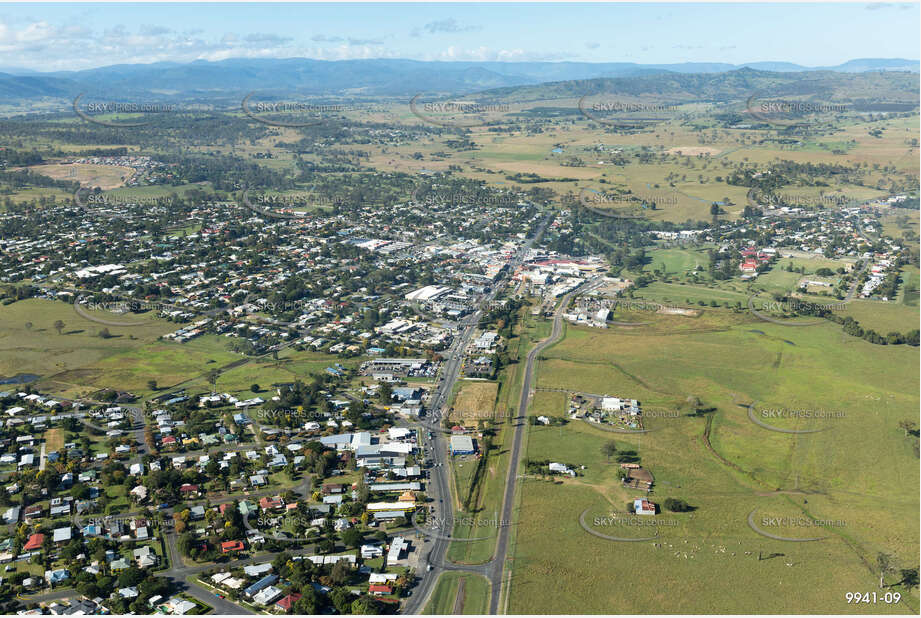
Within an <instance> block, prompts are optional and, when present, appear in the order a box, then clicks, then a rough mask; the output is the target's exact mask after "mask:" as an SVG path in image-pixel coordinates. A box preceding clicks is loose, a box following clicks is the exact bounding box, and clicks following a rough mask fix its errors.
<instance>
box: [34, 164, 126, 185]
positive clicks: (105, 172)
mask: <svg viewBox="0 0 921 618" xmlns="http://www.w3.org/2000/svg"><path fill="white" fill-rule="evenodd" d="M29 169H30V170H32V171H33V172H35V173H36V174H41V175H43V176H48V177H49V178H54V179H55V180H72V181H76V182H79V183H80V185H81V186H83V187H99V188H100V189H114V188H115V187H120V186H122V185H123V184H125V181H127V180H128V179H130V178H131V177H132V176H133V175H134V169H133V168H130V167H119V166H117V165H94V164H91V163H70V164H64V163H51V164H48V165H35V166H32V167H30V168H29Z"/></svg>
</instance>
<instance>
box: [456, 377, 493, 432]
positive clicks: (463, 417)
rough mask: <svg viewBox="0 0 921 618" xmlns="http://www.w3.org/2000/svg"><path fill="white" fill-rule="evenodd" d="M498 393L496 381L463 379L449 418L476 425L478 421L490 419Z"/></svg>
mask: <svg viewBox="0 0 921 618" xmlns="http://www.w3.org/2000/svg"><path fill="white" fill-rule="evenodd" d="M498 393H499V383H498V382H480V381H476V382H474V381H471V380H465V381H464V382H462V383H461V389H460V392H458V393H457V397H456V398H455V399H454V410H453V412H452V413H451V420H452V421H457V422H461V423H470V424H473V425H476V423H477V422H478V421H485V420H489V419H492V417H493V416H494V413H495V405H496V396H497V395H498Z"/></svg>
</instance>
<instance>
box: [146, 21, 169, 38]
mask: <svg viewBox="0 0 921 618" xmlns="http://www.w3.org/2000/svg"><path fill="white" fill-rule="evenodd" d="M170 32H172V30H170V29H169V28H167V27H165V26H153V25H150V24H144V25H142V26H141V34H145V35H147V36H157V35H161V34H169V33H170Z"/></svg>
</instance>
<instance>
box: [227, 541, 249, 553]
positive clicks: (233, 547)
mask: <svg viewBox="0 0 921 618" xmlns="http://www.w3.org/2000/svg"><path fill="white" fill-rule="evenodd" d="M244 549H246V547H245V546H244V545H243V541H225V542H223V543H221V553H222V554H226V553H228V552H232V551H243V550H244Z"/></svg>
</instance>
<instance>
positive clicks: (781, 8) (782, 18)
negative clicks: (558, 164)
mask: <svg viewBox="0 0 921 618" xmlns="http://www.w3.org/2000/svg"><path fill="white" fill-rule="evenodd" d="M919 6H921V5H919V4H915V3H912V4H906V3H896V4H889V3H876V4H867V3H847V4H840V3H815V4H792V3H778V4H760V3H759V4H737V3H716V4H703V3H700V4H698V3H681V4H674V3H655V4H629V3H609V4H600V3H584V4H569V3H566V4H562V3H561V4H556V3H540V4H522V3H503V4H485V3H484V4H462V3H444V4H438V3H425V4H410V3H402V4H389V3H388V4H383V3H366V4H358V3H355V4H269V3H266V4H243V3H239V4H235V3H194V4H193V3H189V4H154V3H149V4H107V3H86V4H76V3H74V4H57V3H47V4H43V3H28V4H26V3H22V4H19V3H15V4H0V71H3V70H9V69H10V68H24V69H30V70H36V71H60V70H76V69H86V68H92V67H98V66H107V65H113V64H126V63H151V62H160V61H172V62H191V61H195V60H209V61H217V60H224V59H227V58H300V57H304V58H315V59H319V60H344V59H360V58H406V59H414V60H442V61H457V60H469V61H483V60H490V61H553V62H559V61H574V62H636V63H645V64H657V63H680V62H728V63H732V64H741V63H745V62H759V61H784V62H794V63H797V64H801V65H805V66H831V65H837V64H840V63H842V62H846V61H847V60H852V59H855V58H906V59H917V58H918V50H919V24H921V9H919Z"/></svg>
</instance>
